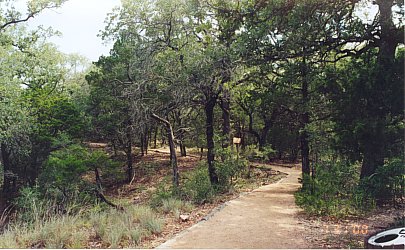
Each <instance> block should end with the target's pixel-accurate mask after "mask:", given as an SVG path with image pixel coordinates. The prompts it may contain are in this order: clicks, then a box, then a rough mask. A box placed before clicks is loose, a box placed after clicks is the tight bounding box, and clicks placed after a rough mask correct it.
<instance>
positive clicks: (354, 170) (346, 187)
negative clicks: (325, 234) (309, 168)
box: [296, 159, 404, 218]
mask: <svg viewBox="0 0 405 250" xmlns="http://www.w3.org/2000/svg"><path fill="white" fill-rule="evenodd" d="M358 168H359V166H356V165H351V164H348V163H345V162H323V163H321V164H319V165H317V166H315V170H316V172H315V173H316V175H315V177H311V178H309V177H308V176H307V177H304V182H305V183H306V187H307V188H306V189H301V190H300V191H299V192H297V193H296V203H297V204H298V205H299V206H301V207H303V208H304V209H305V211H306V212H307V213H308V214H309V215H314V216H319V215H321V216H333V217H337V218H343V217H349V216H354V215H364V214H365V213H367V212H369V211H372V210H374V209H375V208H376V207H377V206H382V205H393V206H397V205H398V203H403V198H404V193H403V190H404V189H403V187H404V169H403V161H402V160H398V159H393V160H391V161H388V162H387V163H386V164H385V165H384V166H381V167H379V168H377V171H376V173H375V174H374V175H372V176H370V177H368V178H365V179H362V180H360V176H359V174H358V173H359V169H358Z"/></svg>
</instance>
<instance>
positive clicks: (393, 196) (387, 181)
mask: <svg viewBox="0 0 405 250" xmlns="http://www.w3.org/2000/svg"><path fill="white" fill-rule="evenodd" d="M404 165H405V162H404V159H392V160H390V161H388V163H386V164H385V165H384V166H380V167H378V168H377V169H376V172H375V173H374V174H373V175H371V176H370V177H368V178H366V179H364V180H363V182H362V188H363V190H364V192H366V193H368V194H370V195H371V196H372V197H373V198H374V199H375V200H376V202H377V204H378V205H383V204H386V203H393V204H396V203H397V201H398V200H400V199H403V198H404V195H405V194H404V190H405V189H404V187H405V178H404V177H405V169H404Z"/></svg>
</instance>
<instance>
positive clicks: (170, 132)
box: [152, 114, 179, 188]
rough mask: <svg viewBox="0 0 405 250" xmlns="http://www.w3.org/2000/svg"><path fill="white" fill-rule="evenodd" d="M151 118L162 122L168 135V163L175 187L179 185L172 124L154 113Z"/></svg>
mask: <svg viewBox="0 0 405 250" xmlns="http://www.w3.org/2000/svg"><path fill="white" fill-rule="evenodd" d="M152 118H154V119H156V120H157V121H159V122H162V123H163V124H164V125H165V127H166V131H167V137H168V141H169V148H170V165H171V167H172V170H173V179H172V181H173V186H174V187H176V188H177V187H178V186H179V168H178V165H177V156H176V148H175V145H174V134H173V128H172V125H171V123H170V122H169V120H167V119H163V118H161V117H159V116H158V115H156V114H152Z"/></svg>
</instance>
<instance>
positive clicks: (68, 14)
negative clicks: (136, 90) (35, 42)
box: [16, 0, 377, 61]
mask: <svg viewBox="0 0 405 250" xmlns="http://www.w3.org/2000/svg"><path fill="white" fill-rule="evenodd" d="M16 2H17V6H18V7H19V8H22V10H23V9H25V7H24V6H25V4H26V0H17V1H16ZM364 3H368V4H364ZM120 4H121V1H120V0H68V1H67V2H66V3H64V4H63V6H62V7H61V8H58V9H52V10H45V11H43V12H42V13H40V14H39V15H37V16H36V17H35V18H33V19H30V21H29V22H28V25H29V27H31V28H35V27H36V26H38V25H43V26H44V27H52V28H53V29H54V30H57V31H60V32H61V33H62V35H61V36H59V37H53V38H51V39H50V42H52V43H55V44H56V45H57V46H58V48H59V49H60V50H61V51H62V52H64V53H78V54H80V55H83V56H85V57H87V58H88V59H90V60H91V61H97V60H98V58H99V57H100V56H101V55H108V53H109V50H110V48H111V47H112V44H108V45H104V44H103V41H102V40H101V38H100V37H98V36H97V35H98V34H99V33H100V30H103V29H104V27H105V24H104V20H105V18H106V17H107V13H110V12H112V9H113V8H114V7H116V6H119V5H120ZM358 7H360V8H358V10H357V11H356V12H357V14H358V15H359V16H360V17H361V18H362V19H363V20H369V21H370V20H372V19H373V17H374V16H375V14H376V12H377V9H376V6H372V5H370V4H369V1H364V2H363V5H360V6H358Z"/></svg>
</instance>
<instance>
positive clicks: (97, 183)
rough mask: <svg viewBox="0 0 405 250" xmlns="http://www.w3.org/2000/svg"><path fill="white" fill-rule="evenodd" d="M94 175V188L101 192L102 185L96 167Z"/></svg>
mask: <svg viewBox="0 0 405 250" xmlns="http://www.w3.org/2000/svg"><path fill="white" fill-rule="evenodd" d="M94 175H95V179H96V186H97V188H98V189H99V190H102V184H101V178H100V172H99V171H98V167H95V168H94Z"/></svg>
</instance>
